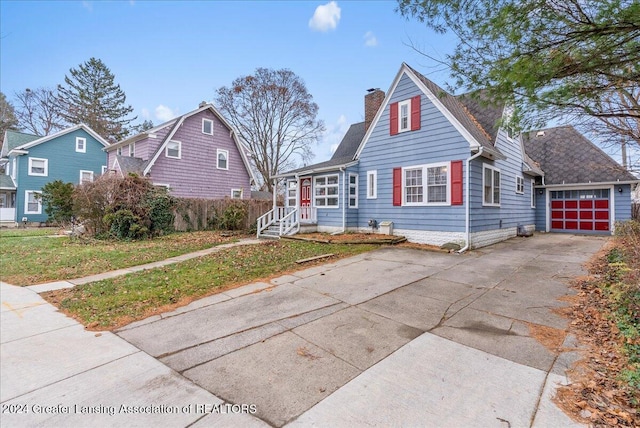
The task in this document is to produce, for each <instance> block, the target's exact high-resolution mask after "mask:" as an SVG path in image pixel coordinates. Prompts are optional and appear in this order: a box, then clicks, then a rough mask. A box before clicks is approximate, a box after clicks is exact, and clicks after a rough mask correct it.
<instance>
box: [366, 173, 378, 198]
mask: <svg viewBox="0 0 640 428" xmlns="http://www.w3.org/2000/svg"><path fill="white" fill-rule="evenodd" d="M377 197H378V171H377V170H373V171H367V199H376V198H377Z"/></svg>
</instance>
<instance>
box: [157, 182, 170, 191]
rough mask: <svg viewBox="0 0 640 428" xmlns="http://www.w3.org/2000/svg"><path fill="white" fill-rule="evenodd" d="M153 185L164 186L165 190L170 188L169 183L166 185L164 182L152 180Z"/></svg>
mask: <svg viewBox="0 0 640 428" xmlns="http://www.w3.org/2000/svg"><path fill="white" fill-rule="evenodd" d="M153 185H154V186H155V187H164V188H165V189H167V190H171V186H170V185H168V184H164V183H155V182H154V183H153Z"/></svg>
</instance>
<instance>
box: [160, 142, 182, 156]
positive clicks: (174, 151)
mask: <svg viewBox="0 0 640 428" xmlns="http://www.w3.org/2000/svg"><path fill="white" fill-rule="evenodd" d="M164 155H165V156H166V157H168V158H172V159H182V143H181V142H180V141H174V140H171V141H169V142H168V143H167V149H166V150H165V153H164Z"/></svg>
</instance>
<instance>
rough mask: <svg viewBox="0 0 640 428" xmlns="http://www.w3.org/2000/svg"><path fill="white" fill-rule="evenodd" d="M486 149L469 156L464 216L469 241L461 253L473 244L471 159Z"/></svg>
mask: <svg viewBox="0 0 640 428" xmlns="http://www.w3.org/2000/svg"><path fill="white" fill-rule="evenodd" d="M483 150H484V147H482V146H480V150H479V151H478V153H476V154H475V155H473V156H471V157H469V158H467V177H466V178H467V180H466V183H465V193H466V194H465V199H466V202H465V205H466V207H465V218H464V233H465V235H466V236H467V243H466V244H465V246H464V247H463V248H461V249H460V250H458V253H459V254H462V253H464V252H465V251H467V250H468V249H469V247H470V246H471V227H470V216H471V195H469V193H470V189H471V185H470V184H469V182H470V181H471V161H472V160H474V159H475V158H477V157H478V156H481V155H482V151H483Z"/></svg>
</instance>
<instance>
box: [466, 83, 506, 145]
mask: <svg viewBox="0 0 640 428" xmlns="http://www.w3.org/2000/svg"><path fill="white" fill-rule="evenodd" d="M456 99H457V100H458V101H460V102H461V103H462V104H463V105H464V106H465V107H466V109H467V111H468V112H469V113H470V114H471V116H473V118H475V120H476V121H477V122H478V124H480V127H481V128H482V130H483V131H484V132H486V133H487V134H489V136H490V137H491V141H492V143H494V142H495V141H496V138H497V137H498V128H499V126H498V122H499V121H500V119H502V112H503V111H504V104H496V103H494V102H492V101H490V100H489V99H488V98H487V97H486V94H485V92H484V91H477V92H470V93H468V94H462V95H459V96H457V97H456Z"/></svg>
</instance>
